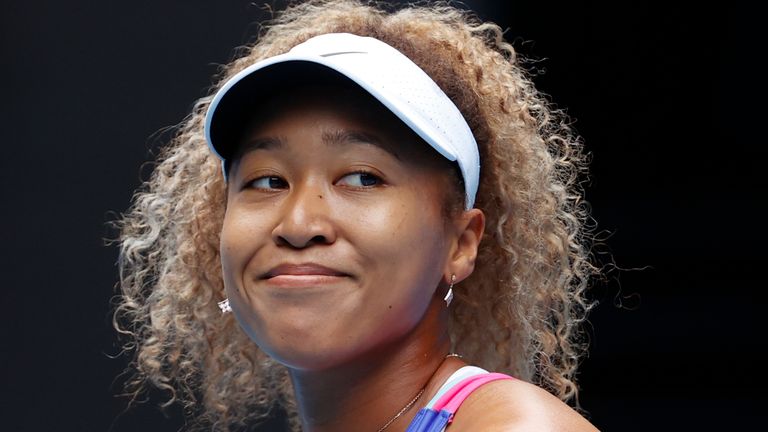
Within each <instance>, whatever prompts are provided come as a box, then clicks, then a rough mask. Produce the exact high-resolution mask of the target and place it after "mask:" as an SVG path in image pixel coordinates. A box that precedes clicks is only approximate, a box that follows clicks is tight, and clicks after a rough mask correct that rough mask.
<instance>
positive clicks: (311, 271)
mask: <svg viewBox="0 0 768 432" xmlns="http://www.w3.org/2000/svg"><path fill="white" fill-rule="evenodd" d="M278 276H336V277H343V276H349V275H348V274H346V273H344V272H341V271H338V270H335V269H332V268H329V267H325V266H322V265H319V264H314V263H306V264H280V265H279V266H277V267H274V268H272V269H271V270H269V271H268V272H266V273H265V274H264V275H263V276H262V277H261V278H262V279H270V278H273V277H278Z"/></svg>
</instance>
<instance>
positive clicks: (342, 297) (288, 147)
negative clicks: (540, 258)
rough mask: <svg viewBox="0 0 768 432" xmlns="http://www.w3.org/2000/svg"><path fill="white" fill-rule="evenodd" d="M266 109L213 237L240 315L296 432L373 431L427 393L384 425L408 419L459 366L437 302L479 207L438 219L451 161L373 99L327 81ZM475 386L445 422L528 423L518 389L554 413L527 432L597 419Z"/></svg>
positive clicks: (477, 233) (533, 392)
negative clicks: (279, 374)
mask: <svg viewBox="0 0 768 432" xmlns="http://www.w3.org/2000/svg"><path fill="white" fill-rule="evenodd" d="M264 106H268V107H269V111H268V112H257V113H255V114H254V116H253V118H254V121H252V122H251V124H250V125H249V126H248V128H247V129H246V131H245V133H244V137H243V139H242V141H241V143H240V146H239V153H238V155H237V157H236V158H235V161H234V163H233V166H232V169H231V171H230V177H229V186H228V196H227V210H226V214H225V218H224V224H223V229H222V233H221V256H222V269H223V274H224V282H225V287H226V290H227V295H228V297H229V299H230V304H231V306H232V309H233V311H234V313H235V316H236V318H237V320H238V322H239V323H240V325H241V327H242V328H243V329H244V330H245V331H246V332H247V334H248V335H249V336H250V337H251V338H252V339H253V340H254V342H256V343H257V344H258V345H259V347H260V348H261V349H262V350H264V351H265V352H267V353H268V354H269V355H271V356H272V357H273V358H275V359H277V360H278V361H280V362H281V363H283V364H284V365H286V366H287V367H288V368H289V371H290V375H291V378H292V381H293V384H294V388H295V392H296V398H297V402H298V405H299V412H300V415H301V419H302V423H303V428H304V430H306V431H341V430H362V431H365V430H369V431H376V430H378V429H379V428H380V427H381V426H383V425H384V424H386V423H387V421H388V420H389V419H390V418H392V417H393V416H394V415H395V414H396V413H397V412H398V411H400V409H401V408H402V407H404V406H405V405H406V404H407V403H408V402H409V401H411V400H412V399H413V397H414V396H415V395H416V394H418V392H419V390H420V389H421V388H425V391H424V393H423V395H422V396H421V397H420V398H419V400H418V401H417V403H416V404H414V406H413V407H412V408H411V409H410V410H408V411H407V412H406V413H404V414H403V415H402V416H401V417H399V418H398V419H397V420H396V421H395V422H393V423H392V425H391V426H390V427H389V428H388V429H387V430H391V431H398V430H400V431H402V430H405V429H406V428H407V426H408V424H409V423H410V421H411V420H412V418H413V417H414V416H415V414H416V412H417V411H418V409H419V408H420V406H422V405H423V404H424V403H426V402H427V401H428V400H429V398H431V396H432V395H434V394H435V393H436V392H437V390H438V388H439V387H440V385H442V383H443V382H444V381H445V379H446V378H447V377H448V376H449V375H450V374H451V373H453V372H454V371H455V370H457V369H458V368H460V367H461V366H463V365H464V364H465V363H464V362H463V361H462V360H460V359H457V358H446V355H447V354H448V351H449V349H450V341H449V338H448V309H447V308H446V306H445V302H444V301H443V297H444V295H445V293H446V291H447V284H448V281H450V279H451V276H452V275H455V281H456V283H458V282H461V281H462V280H464V279H465V278H466V277H467V276H469V275H470V274H471V272H472V270H473V269H474V263H475V258H476V256H477V250H478V245H479V243H480V238H481V237H482V233H483V229H484V216H483V214H482V212H481V211H480V210H478V209H471V210H468V211H456V212H450V213H451V216H450V217H446V211H445V209H446V200H448V199H451V197H454V196H455V195H456V194H451V193H448V192H446V191H452V190H455V188H456V185H455V179H454V177H453V176H452V170H451V167H450V165H449V163H448V161H446V160H445V159H444V158H442V157H441V156H440V155H439V154H438V153H437V152H435V151H434V150H433V149H432V148H431V147H429V146H428V145H427V144H425V143H424V142H422V141H421V140H420V139H419V138H418V137H417V136H415V135H414V134H413V133H412V132H411V131H410V130H409V129H407V128H406V127H405V126H403V125H402V124H401V123H400V122H399V120H397V119H395V118H394V117H393V116H392V115H391V114H390V113H389V112H388V111H386V110H385V109H383V108H382V107H380V106H379V105H378V104H376V103H375V102H374V101H373V100H372V99H371V98H370V97H369V96H367V95H362V94H360V92H359V91H357V90H355V89H350V88H345V87H334V86H325V87H322V88H304V89H300V90H295V91H294V92H293V93H290V92H289V93H285V94H282V95H281V96H280V97H279V98H274V99H272V100H271V101H269V102H267V103H264ZM481 390H482V391H478V392H477V394H473V395H472V396H471V397H470V398H469V399H468V400H467V402H466V405H465V406H463V407H462V408H461V411H460V412H461V413H462V414H457V416H456V420H455V423H454V425H452V426H451V430H456V431H459V432H460V431H463V430H507V429H506V428H507V427H509V426H511V425H513V424H515V422H518V423H519V422H520V421H528V422H529V423H530V416H529V415H527V414H525V413H523V412H518V411H520V410H519V409H518V408H516V407H526V405H525V404H521V399H520V398H523V400H526V401H533V402H532V404H533V405H535V406H537V407H539V408H541V409H540V410H539V411H537V415H538V414H539V413H541V412H542V411H541V410H542V409H544V408H545V407H547V410H546V414H547V415H546V416H545V417H547V418H549V419H552V418H557V419H562V421H559V422H553V423H552V425H553V428H550V429H536V430H591V429H578V428H570V429H568V428H565V429H563V428H562V427H558V428H554V426H555V425H557V426H563V425H566V426H567V425H571V424H575V423H574V422H577V420H578V419H581V417H579V416H578V414H575V413H573V415H570V414H567V415H566V414H563V413H568V411H566V410H570V408H568V407H567V406H566V405H564V404H562V402H560V401H559V400H557V399H556V398H554V397H553V396H551V395H550V396H549V399H548V398H547V396H545V395H544V394H546V395H548V393H546V392H544V391H543V390H540V389H538V388H536V387H535V386H532V385H530V384H526V383H523V382H521V381H516V380H515V381H505V382H503V383H492V384H489V385H487V386H485V387H484V388H482V389H481ZM536 401H538V402H536ZM488 404H491V405H488ZM489 406H493V407H497V408H498V409H494V410H493V412H494V413H495V414H496V415H495V416H488V415H487V411H488V407H489ZM553 407H554V408H553ZM481 412H482V414H483V415H478V414H479V413H481ZM570 412H571V413H572V411H570ZM465 413H466V414H465ZM569 416H570V417H569ZM572 417H573V418H572ZM581 421H583V419H581ZM478 422H479V423H478ZM583 422H584V423H586V421H583ZM521 424H527V423H521ZM586 424H587V425H588V423H586ZM502 426H503V427H502ZM529 426H530V425H529ZM535 426H536V425H534V427H535ZM539 426H540V425H539ZM478 428H481V429H478ZM515 430H517V429H515ZM523 430H524V429H523Z"/></svg>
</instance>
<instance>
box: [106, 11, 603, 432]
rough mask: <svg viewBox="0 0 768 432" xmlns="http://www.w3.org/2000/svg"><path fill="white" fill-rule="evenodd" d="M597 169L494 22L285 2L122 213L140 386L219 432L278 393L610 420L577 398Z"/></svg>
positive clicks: (355, 407) (485, 413)
mask: <svg viewBox="0 0 768 432" xmlns="http://www.w3.org/2000/svg"><path fill="white" fill-rule="evenodd" d="M582 163H583V160H582V157H581V154H580V145H579V142H578V141H577V140H576V139H575V138H574V137H573V136H572V135H571V133H570V131H569V130H568V129H567V127H565V126H564V122H563V121H562V119H561V117H560V116H559V114H558V113H556V112H553V111H551V110H550V109H548V107H547V105H546V103H544V101H543V99H542V98H541V97H540V95H539V94H538V93H537V91H536V90H535V89H534V87H533V85H532V84H531V83H530V81H528V80H527V79H526V77H525V75H524V73H523V71H522V70H521V69H520V67H519V66H518V65H517V63H516V60H515V57H514V51H513V50H512V48H511V46H509V45H508V44H506V43H505V42H504V41H503V40H502V38H501V30H500V29H499V28H498V27H497V26H495V25H493V24H487V23H479V22H477V21H476V20H475V19H473V18H471V17H469V16H468V15H467V14H466V13H463V12H460V11H458V10H455V9H452V8H449V7H443V6H440V7H427V8H416V7H409V8H405V9H402V10H399V11H390V12H386V11H383V10H381V9H377V8H376V7H374V6H369V5H365V4H361V3H359V2H357V1H354V0H332V1H310V2H307V3H304V4H301V5H299V6H296V7H293V8H289V9H288V10H286V11H284V12H283V13H282V14H280V15H279V16H278V17H277V19H276V20H275V21H274V22H272V23H271V24H270V25H269V26H267V28H266V30H265V32H264V34H263V35H262V36H261V37H260V39H259V40H258V42H257V43H255V44H254V45H253V46H252V47H250V48H248V49H247V50H246V51H245V53H244V55H243V56H242V57H241V58H239V59H237V60H235V61H233V62H232V63H231V64H230V65H228V66H227V67H226V68H225V69H224V70H223V77H222V79H221V81H220V84H219V85H218V86H217V89H216V92H215V94H214V95H212V96H211V97H207V98H203V99H202V100H201V101H200V102H199V103H198V105H197V106H196V108H195V110H194V112H193V114H192V116H191V117H190V118H189V119H187V120H186V121H185V123H184V125H183V126H182V127H181V129H180V131H179V134H178V136H177V137H176V138H175V139H174V140H173V142H172V143H171V144H170V145H169V146H168V147H167V148H166V149H165V151H164V153H163V154H162V155H161V157H160V161H159V164H158V165H157V167H156V169H155V171H154V173H153V175H152V177H151V179H150V181H149V182H148V184H147V185H146V187H145V190H144V191H142V192H140V193H139V194H137V196H136V198H135V203H134V205H133V207H132V209H131V210H130V212H129V213H128V214H127V215H126V216H125V217H124V220H123V225H122V237H121V242H122V244H121V246H122V247H121V261H120V264H121V287H122V293H123V294H122V302H121V304H120V306H119V307H118V310H117V314H116V319H117V323H118V324H117V325H118V328H119V329H120V330H121V331H123V332H124V333H126V334H128V335H130V336H131V338H132V339H131V342H130V344H129V346H130V347H131V348H133V347H135V348H136V351H137V356H136V372H137V373H136V375H135V379H134V380H133V381H131V382H130V383H129V388H130V390H131V391H132V392H135V393H138V392H140V391H141V390H142V389H143V388H144V387H143V386H144V385H145V384H146V383H151V384H152V385H155V386H157V387H159V388H161V389H165V390H167V391H168V392H169V393H170V395H171V400H170V401H169V403H171V402H174V401H178V402H181V403H183V404H185V407H186V408H187V410H188V412H190V413H197V414H199V415H198V424H200V425H208V426H213V427H214V429H222V430H237V429H242V428H244V427H248V426H249V425H253V424H255V423H256V422H257V420H259V419H260V418H263V417H264V416H266V415H267V413H268V410H269V409H270V408H271V407H273V406H275V405H280V406H282V407H283V408H284V409H285V410H286V411H287V412H288V414H289V417H290V418H291V420H292V424H293V426H294V428H299V427H301V428H302V429H303V430H306V431H347V430H349V431H366V430H370V431H383V430H390V431H396V430H400V431H404V430H406V429H407V430H409V431H439V430H445V429H446V428H447V429H448V430H450V431H459V432H460V431H476V430H574V431H582V430H594V428H593V427H592V426H591V425H590V424H589V423H588V422H587V421H586V420H584V419H583V418H582V417H581V416H579V415H578V414H577V413H576V412H575V411H573V410H572V409H571V408H569V407H568V406H567V405H566V404H565V403H563V402H562V401H568V400H573V399H575V397H576V395H577V387H576V384H575V382H574V374H575V371H576V367H577V364H578V361H579V358H580V354H581V353H582V350H583V345H582V344H581V342H580V340H579V332H578V324H579V323H580V322H581V321H583V319H584V316H585V314H586V311H587V309H588V305H587V304H586V302H585V300H584V297H583V290H584V288H585V285H586V282H587V278H588V277H589V276H590V275H591V274H592V273H593V268H592V267H591V266H590V264H589V263H588V261H587V259H586V255H587V251H586V249H585V245H584V237H585V235H584V233H583V230H582V222H583V221H584V219H585V217H586V214H585V211H584V209H583V208H582V207H581V202H580V195H579V191H578V190H577V188H576V177H577V175H578V174H579V173H580V171H581V170H582V169H583V165H582ZM217 303H219V306H220V307H221V311H219V308H217ZM230 311H231V312H232V313H230ZM222 312H223V313H222ZM469 365H474V366H469ZM477 366H479V367H482V368H484V369H480V368H479V367H477ZM487 370H496V371H500V372H505V373H509V374H510V375H511V376H512V377H514V378H511V377H510V376H508V375H502V374H500V373H489V372H487ZM529 382H530V383H533V384H530V383H529ZM534 384H536V385H534ZM537 385H538V386H537ZM544 389H546V390H548V391H549V392H547V391H545V390H544ZM198 401H201V402H202V405H201V406H202V408H200V407H199V406H198Z"/></svg>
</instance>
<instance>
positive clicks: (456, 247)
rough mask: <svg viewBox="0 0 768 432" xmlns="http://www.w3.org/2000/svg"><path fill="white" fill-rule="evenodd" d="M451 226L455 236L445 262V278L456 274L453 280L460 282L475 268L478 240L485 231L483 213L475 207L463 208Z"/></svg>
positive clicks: (447, 278) (447, 279) (448, 278)
mask: <svg viewBox="0 0 768 432" xmlns="http://www.w3.org/2000/svg"><path fill="white" fill-rule="evenodd" d="M453 227H454V229H455V231H454V232H455V233H456V236H455V237H454V241H453V244H452V245H451V250H450V255H449V256H448V261H447V262H446V268H445V272H444V273H445V275H446V278H445V280H446V281H450V280H451V275H456V281H455V282H461V281H462V280H464V279H466V278H467V277H469V275H471V274H472V271H474V269H475V260H476V259H477V252H478V249H479V248H480V240H481V239H482V238H483V231H485V214H483V211H482V210H480V209H476V208H473V209H469V210H465V211H464V212H463V213H462V215H461V216H460V217H457V218H456V220H454V222H453Z"/></svg>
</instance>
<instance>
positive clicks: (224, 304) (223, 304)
mask: <svg viewBox="0 0 768 432" xmlns="http://www.w3.org/2000/svg"><path fill="white" fill-rule="evenodd" d="M218 305H219V309H221V313H222V314H225V313H228V312H232V308H231V307H230V306H229V299H228V298H226V299H224V300H222V301H220V302H219V303H218Z"/></svg>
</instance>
